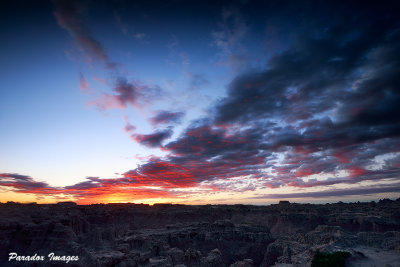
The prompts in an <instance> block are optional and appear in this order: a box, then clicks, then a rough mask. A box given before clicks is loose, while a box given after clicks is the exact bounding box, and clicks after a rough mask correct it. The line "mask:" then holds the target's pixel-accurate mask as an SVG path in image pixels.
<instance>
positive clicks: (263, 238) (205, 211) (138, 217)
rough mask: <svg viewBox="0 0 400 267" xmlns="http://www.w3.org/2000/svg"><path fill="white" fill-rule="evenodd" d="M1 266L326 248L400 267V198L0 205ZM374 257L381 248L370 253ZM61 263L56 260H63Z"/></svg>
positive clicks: (305, 256)
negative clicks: (65, 259) (321, 201)
mask: <svg viewBox="0 0 400 267" xmlns="http://www.w3.org/2000/svg"><path fill="white" fill-rule="evenodd" d="M0 218H1V219H0V237H1V238H0V253H1V254H0V265H1V266H20V265H21V263H22V261H17V260H16V259H13V260H10V261H9V257H10V253H16V254H17V255H21V256H25V257H26V256H31V255H43V256H44V258H45V259H44V260H43V261H34V262H27V261H24V262H23V264H24V265H26V266H29V265H32V266H45V265H46V264H48V263H49V259H48V255H49V254H50V253H54V254H55V255H61V256H62V255H65V256H67V255H76V256H78V257H79V260H77V261H71V262H69V263H68V265H70V266H120V267H121V266H181V267H182V266H186V267H190V266H217V267H222V266H231V267H238V266H243V267H248V266H308V265H310V263H311V261H312V259H313V257H314V254H315V253H316V252H317V251H321V252H335V251H347V252H349V253H351V257H349V259H348V260H347V261H348V264H349V266H363V265H365V264H366V263H368V262H370V263H374V264H377V263H381V261H382V259H380V257H378V256H374V255H375V254H374V253H377V251H378V252H379V253H382V255H383V254H385V255H386V258H387V259H388V260H387V261H386V262H385V264H388V266H396V265H393V263H396V262H400V256H399V255H400V200H396V201H391V200H384V201H380V202H378V203H375V202H370V203H349V204H345V203H336V204H326V205H311V204H293V203H289V202H287V201H282V202H281V203H280V204H277V205H270V206H251V205H205V206H185V205H171V204H169V205H154V206H148V205H143V204H141V205H136V204H107V205H103V204H96V205H75V204H74V203H71V202H64V203H59V204H53V205H50V204H49V205H38V204H18V203H6V204H0ZM370 251H372V252H370ZM54 264H55V265H56V263H54Z"/></svg>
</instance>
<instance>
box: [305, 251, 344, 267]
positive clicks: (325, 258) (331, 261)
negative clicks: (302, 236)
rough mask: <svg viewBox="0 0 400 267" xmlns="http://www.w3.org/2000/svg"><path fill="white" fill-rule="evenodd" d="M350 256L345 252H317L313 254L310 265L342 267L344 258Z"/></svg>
mask: <svg viewBox="0 0 400 267" xmlns="http://www.w3.org/2000/svg"><path fill="white" fill-rule="evenodd" d="M350 256H351V254H350V253H349V252H347V251H335V252H332V253H325V252H319V251H317V253H315V255H314V258H313V260H312V263H311V267H344V262H345V260H346V258H348V257H350Z"/></svg>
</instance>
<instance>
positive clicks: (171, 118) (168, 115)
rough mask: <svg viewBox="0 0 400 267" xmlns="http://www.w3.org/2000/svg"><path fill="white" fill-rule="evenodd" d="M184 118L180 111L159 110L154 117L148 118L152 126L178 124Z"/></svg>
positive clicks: (183, 113)
mask: <svg viewBox="0 0 400 267" xmlns="http://www.w3.org/2000/svg"><path fill="white" fill-rule="evenodd" d="M184 116H185V112H182V111H178V112H171V111H167V110H161V111H159V112H158V113H157V114H156V115H155V116H154V117H152V118H150V122H151V123H152V124H154V125H158V124H173V123H179V122H181V120H182V118H183V117H184Z"/></svg>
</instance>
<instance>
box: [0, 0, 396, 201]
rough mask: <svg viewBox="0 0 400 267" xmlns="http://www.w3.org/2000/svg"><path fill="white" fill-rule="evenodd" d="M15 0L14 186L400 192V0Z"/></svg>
mask: <svg viewBox="0 0 400 267" xmlns="http://www.w3.org/2000/svg"><path fill="white" fill-rule="evenodd" d="M367 2H369V1H251V0H249V1H247V0H237V1H181V0H173V1H172V0H166V1H161V0H160V1H153V0H150V1H128V0H119V1H116V0H114V1H111V0H110V1H106V0H99V1H91V0H81V1H75V0H70V1H68V0H65V1H58V0H54V1H22V0H15V1H11V0H6V1H2V2H1V3H0V6H1V8H0V13H1V14H0V25H1V26H0V36H1V41H0V48H1V49H0V151H1V152H0V201H1V202H6V201H19V202H38V203H54V202H59V201H75V202H77V203H79V204H91V203H109V202H131V203H149V204H153V203H157V202H168V203H182V204H208V203H211V204H236V203H244V204H257V205H263V204H270V203H276V202H277V201H279V200H282V199H285V200H289V201H291V202H300V203H327V202H336V201H349V202H350V201H351V202H352V201H371V200H378V199H382V198H392V199H395V198H398V197H400V106H399V103H400V78H399V77H400V49H399V48H400V16H399V15H398V14H399V13H398V10H400V9H399V6H398V4H397V3H396V1H379V2H378V1H375V2H373V3H367Z"/></svg>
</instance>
